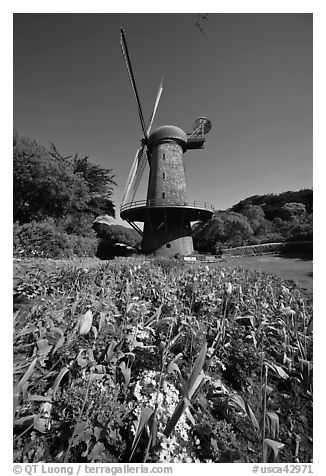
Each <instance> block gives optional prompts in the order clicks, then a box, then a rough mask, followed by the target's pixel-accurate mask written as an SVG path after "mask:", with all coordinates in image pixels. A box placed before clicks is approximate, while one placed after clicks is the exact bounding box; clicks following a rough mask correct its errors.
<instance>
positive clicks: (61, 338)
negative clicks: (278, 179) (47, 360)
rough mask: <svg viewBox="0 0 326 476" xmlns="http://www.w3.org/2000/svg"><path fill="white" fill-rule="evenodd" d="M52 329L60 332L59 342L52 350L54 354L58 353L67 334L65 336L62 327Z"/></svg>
mask: <svg viewBox="0 0 326 476" xmlns="http://www.w3.org/2000/svg"><path fill="white" fill-rule="evenodd" d="M52 330H53V331H56V332H58V333H59V334H60V338H59V339H58V340H57V342H56V344H55V346H54V348H53V350H52V355H54V354H55V353H56V351H57V350H58V349H60V348H61V347H62V346H63V344H64V342H65V336H64V332H63V330H62V329H61V328H60V327H53V328H52Z"/></svg>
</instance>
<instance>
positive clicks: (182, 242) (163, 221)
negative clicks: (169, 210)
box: [142, 213, 194, 258]
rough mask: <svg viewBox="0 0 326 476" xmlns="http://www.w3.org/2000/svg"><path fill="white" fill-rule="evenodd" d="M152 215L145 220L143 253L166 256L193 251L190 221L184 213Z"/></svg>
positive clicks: (189, 253) (183, 254)
mask: <svg viewBox="0 0 326 476" xmlns="http://www.w3.org/2000/svg"><path fill="white" fill-rule="evenodd" d="M151 215H152V216H149V217H148V219H147V220H146V221H145V222H144V231H143V242H142V251H143V253H146V254H155V256H162V257H165V258H169V257H175V255H177V254H180V255H182V256H187V255H191V254H192V253H193V251H194V246H193V241H192V236H191V226H190V221H189V220H187V219H185V216H184V213H176V214H173V215H172V216H171V214H164V215H165V216H162V215H163V214H162V213H160V214H157V213H156V214H151Z"/></svg>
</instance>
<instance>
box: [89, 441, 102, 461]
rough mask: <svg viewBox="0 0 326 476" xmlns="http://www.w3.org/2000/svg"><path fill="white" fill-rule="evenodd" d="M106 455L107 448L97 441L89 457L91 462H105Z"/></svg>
mask: <svg viewBox="0 0 326 476" xmlns="http://www.w3.org/2000/svg"><path fill="white" fill-rule="evenodd" d="M105 458H106V454H105V446H104V444H103V443H101V442H100V441H97V442H96V443H95V445H94V446H93V449H92V451H91V452H90V453H89V455H88V456H87V459H88V460H89V461H103V460H104V461H105Z"/></svg>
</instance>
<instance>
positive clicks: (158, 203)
mask: <svg viewBox="0 0 326 476" xmlns="http://www.w3.org/2000/svg"><path fill="white" fill-rule="evenodd" d="M143 207H182V208H187V207H189V208H200V209H202V210H209V211H212V212H214V211H215V208H214V207H213V205H211V204H210V203H207V202H198V201H187V202H184V203H180V202H178V203H175V202H173V200H171V199H170V200H169V199H166V198H154V199H150V200H137V201H136V202H130V203H125V204H124V205H121V207H120V212H123V211H125V210H130V209H131V208H143Z"/></svg>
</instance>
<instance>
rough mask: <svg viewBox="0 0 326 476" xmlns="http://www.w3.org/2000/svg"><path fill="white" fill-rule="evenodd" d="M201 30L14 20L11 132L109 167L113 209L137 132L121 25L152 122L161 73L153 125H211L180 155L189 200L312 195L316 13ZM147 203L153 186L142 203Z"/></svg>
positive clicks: (149, 21)
mask: <svg viewBox="0 0 326 476" xmlns="http://www.w3.org/2000/svg"><path fill="white" fill-rule="evenodd" d="M195 23H196V14H190V13H188V14H186V13H183V14H175V13H173V14H162V13H157V14H145V13H138V14H137V13H136V14H114V13H108V14H104V13H100V14H78V13H74V14H31V13H30V14H15V15H14V125H15V127H16V128H17V129H18V132H19V133H20V134H21V135H23V136H28V137H30V138H34V139H36V140H37V141H38V142H40V143H42V144H45V145H47V144H48V143H49V142H53V143H54V144H55V145H56V147H57V148H58V150H59V151H60V152H61V153H62V154H63V155H69V154H71V155H73V154H74V153H76V152H78V153H79V154H80V155H88V156H89V157H90V158H91V160H92V161H93V162H95V163H98V164H101V165H103V166H105V167H108V168H112V169H113V171H114V173H115V176H116V181H117V183H118V187H117V188H116V190H115V192H114V201H115V203H116V205H117V206H118V205H119V204H120V201H121V196H122V192H123V188H124V185H125V182H126V180H127V176H128V172H129V168H130V166H131V163H132V161H133V158H134V155H135V152H136V149H137V147H138V146H139V141H140V139H141V135H142V134H141V128H140V123H139V120H138V115H137V109H136V104H135V100H134V97H133V94H132V90H131V86H130V84H129V79H128V75H127V71H126V67H125V64H124V61H123V57H122V54H121V50H120V41H119V34H120V31H119V30H120V26H123V27H124V29H125V33H126V37H127V41H128V46H129V51H130V55H131V60H132V64H133V67H134V73H135V76H136V82H137V86H138V90H139V94H140V97H141V102H142V106H143V111H144V115H145V118H148V117H149V115H150V113H151V110H152V107H153V103H154V99H155V95H156V92H157V88H158V85H159V81H160V78H161V76H164V90H163V93H162V97H161V101H160V104H159V107H158V112H157V115H156V120H155V122H154V127H156V126H160V125H163V124H174V125H177V126H179V127H181V128H182V129H184V130H185V131H191V130H192V126H193V123H194V121H195V119H196V118H197V117H200V116H206V117H208V118H209V119H210V120H211V121H212V124H213V126H212V130H211V132H210V133H209V134H208V135H207V136H206V139H207V142H206V144H205V149H204V150H195V151H189V152H187V154H186V156H185V161H186V173H187V186H188V195H189V198H191V199H193V200H201V201H208V202H211V203H213V204H214V206H215V207H216V208H217V209H225V208H228V207H231V206H232V205H234V204H235V203H237V202H238V201H239V200H241V199H244V198H246V197H248V196H251V195H256V194H265V193H279V192H282V191H287V190H299V189H301V188H307V187H312V153H313V151H312V139H313V137H312V86H313V84H312V14H309V13H308V14H296V13H289V14H283V13H280V14H274V13H268V14H249V13H244V14H217V13H211V14H209V16H208V20H207V21H206V22H204V23H203V28H204V31H205V34H206V37H204V36H203V35H202V34H201V32H200V31H199V29H198V28H196V26H195ZM145 194H146V180H144V181H143V186H142V187H141V189H140V191H139V193H138V194H137V196H136V198H137V199H142V198H145ZM117 212H118V210H117ZM117 215H118V213H117Z"/></svg>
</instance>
